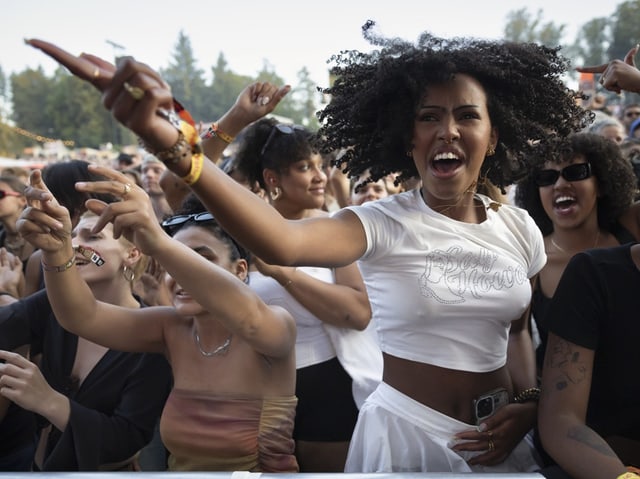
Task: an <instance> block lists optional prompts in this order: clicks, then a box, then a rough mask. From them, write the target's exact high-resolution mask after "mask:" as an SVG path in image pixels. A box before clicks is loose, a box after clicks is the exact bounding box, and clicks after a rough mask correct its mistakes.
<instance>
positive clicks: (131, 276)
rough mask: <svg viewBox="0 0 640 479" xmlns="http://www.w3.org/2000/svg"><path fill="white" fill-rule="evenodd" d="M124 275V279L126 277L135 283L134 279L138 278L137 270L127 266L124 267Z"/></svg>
mask: <svg viewBox="0 0 640 479" xmlns="http://www.w3.org/2000/svg"><path fill="white" fill-rule="evenodd" d="M122 276H124V279H126V280H127V281H128V282H129V283H133V280H135V279H136V273H135V271H133V269H132V268H129V267H127V266H123V267H122Z"/></svg>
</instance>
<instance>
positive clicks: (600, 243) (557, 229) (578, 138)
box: [516, 133, 640, 375]
mask: <svg viewBox="0 0 640 479" xmlns="http://www.w3.org/2000/svg"><path fill="white" fill-rule="evenodd" d="M532 160H533V161H534V162H535V161H536V160H537V163H538V164H537V166H533V167H532V169H531V173H530V174H528V175H527V176H526V177H525V178H524V179H523V180H522V181H521V182H519V183H518V186H517V188H516V204H517V205H518V206H520V207H522V208H524V209H526V210H527V211H528V212H529V214H530V215H531V216H532V217H533V219H534V221H535V222H536V224H537V225H538V227H539V228H540V230H541V231H542V234H543V236H544V243H545V252H546V254H547V264H546V265H545V266H544V268H542V270H541V271H540V273H539V274H538V275H537V278H536V280H535V282H534V290H533V299H532V304H531V314H532V318H533V321H534V324H535V326H536V328H537V331H538V334H539V336H540V338H539V344H538V346H537V348H536V362H537V366H538V374H539V375H540V372H541V371H542V365H543V359H544V353H545V350H546V344H547V329H548V324H547V316H546V310H547V307H548V305H549V302H550V301H551V297H552V296H553V294H554V293H555V290H556V287H557V286H558V282H559V281H560V277H561V276H562V273H563V272H564V270H565V268H566V266H567V264H568V263H569V260H570V259H571V258H572V257H573V255H575V254H576V253H579V252H580V251H584V250H587V249H592V248H604V247H609V246H617V245H620V244H625V243H629V242H635V241H636V240H637V238H638V236H636V235H634V234H632V233H631V231H638V224H637V223H638V219H637V216H638V214H639V213H638V212H639V211H640V204H635V205H633V200H634V197H635V195H636V190H637V188H636V182H635V175H634V173H633V169H632V167H631V164H630V162H629V161H628V160H626V159H625V158H624V156H623V155H622V152H621V150H620V148H619V147H618V146H617V145H616V144H615V143H614V142H613V141H611V140H608V139H607V138H605V137H603V136H601V135H598V134H596V133H576V134H574V135H570V136H569V137H567V138H558V139H557V140H556V141H554V142H551V143H549V144H548V145H547V147H546V148H544V149H543V148H541V151H539V152H538V153H536V154H535V155H534V156H533V157H532ZM634 222H635V223H636V226H635V227H633V223H634ZM623 225H626V227H625V226H623Z"/></svg>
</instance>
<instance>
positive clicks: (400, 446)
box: [0, 23, 640, 479]
mask: <svg viewBox="0 0 640 479" xmlns="http://www.w3.org/2000/svg"><path fill="white" fill-rule="evenodd" d="M372 27H373V24H372V23H367V24H366V25H365V26H364V28H363V32H364V35H365V37H366V39H367V40H369V41H370V42H371V43H372V44H373V45H374V46H375V47H376V48H375V49H374V50H373V51H371V52H369V53H362V52H360V53H359V54H357V55H354V54H353V52H344V53H342V54H339V55H338V56H337V57H336V58H335V60H336V66H334V67H333V70H332V73H333V74H334V75H335V78H336V81H335V83H334V84H333V85H332V86H331V87H329V88H326V89H325V90H324V93H325V94H326V95H327V97H328V98H330V101H329V103H328V104H327V105H326V107H325V108H324V109H323V110H322V111H321V112H319V119H320V121H321V127H320V129H319V130H318V131H311V130H309V129H308V128H306V127H304V126H300V125H294V124H287V123H282V122H280V121H279V120H277V119H275V118H274V117H272V116H271V115H270V114H271V113H272V112H273V110H274V109H275V108H276V107H277V106H278V104H279V102H280V101H281V100H282V98H284V97H285V95H287V94H288V93H289V91H290V89H291V88H290V87H289V86H288V85H284V86H280V85H273V84H271V83H268V82H254V83H251V84H250V85H248V86H247V87H246V88H245V89H244V90H243V91H242V92H241V93H240V94H239V96H238V98H237V100H236V102H235V104H234V105H232V106H231V107H230V108H229V110H228V111H227V113H226V114H225V115H223V117H222V118H220V119H219V120H218V121H217V122H215V123H213V124H211V126H210V127H209V128H208V129H207V130H206V131H204V132H199V131H198V129H197V127H196V125H195V124H193V122H192V121H190V119H189V118H188V116H186V115H180V114H179V113H180V112H176V111H175V107H176V102H175V100H174V99H173V97H172V94H171V90H170V88H169V87H168V85H167V84H166V83H165V82H164V81H163V80H162V78H161V76H160V75H159V74H158V73H157V72H156V71H154V70H153V69H151V68H150V67H149V66H148V65H146V64H144V63H140V62H138V61H136V60H134V59H133V58H125V59H122V61H121V62H119V64H118V65H112V64H110V63H108V62H106V61H104V60H102V59H100V58H98V57H95V56H93V55H90V54H82V55H80V56H75V55H71V54H69V53H68V52H66V51H65V50H62V49H60V48H59V47H57V46H55V45H53V44H50V43H47V42H44V41H41V40H29V41H28V43H29V44H30V45H31V46H33V47H35V48H38V49H40V50H42V51H43V52H44V53H45V54H47V55H49V56H51V57H52V58H54V59H55V60H56V61H58V62H59V63H60V64H61V65H63V66H65V67H66V68H67V69H69V71H71V72H72V73H73V74H74V75H76V76H78V77H79V78H81V79H83V80H85V81H87V82H90V83H91V84H92V85H93V86H94V87H95V88H96V89H97V90H98V91H99V92H100V93H101V94H102V99H103V104H104V106H105V108H106V109H108V110H109V111H110V112H111V113H112V114H113V116H114V117H115V119H116V120H117V121H119V122H120V123H122V124H123V125H124V126H126V127H127V128H129V129H131V130H132V131H133V132H134V133H135V134H136V135H137V136H138V137H139V138H140V143H141V145H143V146H144V152H143V153H141V154H140V157H139V158H136V157H134V156H132V155H125V154H122V155H120V157H118V162H117V164H115V165H114V167H113V168H109V167H105V166H98V165H92V164H89V163H87V162H84V161H74V162H70V163H69V165H68V166H53V165H52V166H51V167H47V168H45V169H44V170H43V171H42V172H41V171H37V170H36V171H34V172H32V173H31V174H30V176H29V177H28V178H24V177H23V178H18V177H17V175H10V174H9V173H3V174H2V175H1V176H0V190H1V192H2V195H0V222H1V223H2V226H3V228H2V235H1V236H0V240H1V241H2V244H1V245H0V246H1V247H0V359H1V360H2V363H1V364H0V438H2V440H1V441H0V444H1V445H2V446H1V447H0V470H15V471H19V470H22V471H27V470H42V471H53V470H65V471H74V470H83V471H92V470H93V471H97V470H142V471H149V470H169V471H205V470H206V471H251V472H287V473H291V472H294V473H295V472H341V471H344V472H353V473H377V472H435V473H437V472H454V473H459V472H465V473H473V472H475V473H526V472H539V473H541V474H542V475H544V476H545V477H549V478H580V479H582V478H585V479H591V478H611V479H615V478H620V479H622V478H624V479H627V478H633V477H640V476H639V475H638V474H640V470H639V469H636V468H640V433H638V431H639V430H640V428H639V427H638V426H640V405H639V404H638V402H637V401H636V399H635V398H636V397H637V396H636V394H637V393H638V392H640V390H638V389H639V387H640V386H638V385H637V381H634V380H633V378H631V380H630V381H627V380H626V375H627V373H626V371H628V366H629V365H633V364H634V363H635V362H636V360H637V359H640V358H638V357H637V356H638V354H640V353H637V352H636V351H637V350H638V348H636V347H635V342H636V340H637V338H638V337H639V335H640V328H639V327H638V326H636V322H635V321H634V315H635V310H634V309H633V307H632V306H633V304H635V302H637V301H638V300H637V299H635V300H634V299H633V292H632V291H633V288H634V287H635V286H636V284H637V283H635V281H638V280H639V279H640V271H639V269H640V246H638V245H637V244H636V243H637V241H638V238H640V204H639V203H636V200H637V198H638V178H637V177H636V175H635V171H636V170H635V168H634V163H633V161H632V160H633V154H632V153H630V152H632V151H635V152H636V153H637V151H638V150H637V149H635V150H634V149H633V148H630V147H629V146H628V145H633V144H635V143H633V141H634V140H633V131H634V128H633V125H634V124H635V121H636V120H635V118H632V117H634V116H635V117H636V118H640V116H639V115H640V105H631V104H630V105H627V106H626V107H625V108H624V109H621V113H620V119H619V120H618V119H615V118H613V116H612V115H611V118H606V117H603V116H602V115H599V116H597V117H596V115H595V114H594V113H593V112H592V111H590V110H588V109H585V108H584V107H583V106H582V105H581V99H582V98H581V93H580V92H576V91H572V90H570V89H568V88H567V87H566V85H565V83H564V74H565V73H566V69H567V67H568V62H567V61H566V60H565V59H564V58H563V57H562V56H561V54H560V53H559V51H558V50H557V49H550V48H546V47H543V46H540V45H537V44H534V43H527V44H522V43H513V42H503V41H489V40H480V39H472V38H456V39H443V38H438V37H435V36H432V35H430V34H428V33H424V34H423V35H422V36H421V37H420V38H419V40H418V41H417V42H416V43H411V42H407V41H403V40H400V39H397V38H393V39H387V38H383V37H380V36H378V35H377V34H375V33H374V29H373V28H372ZM636 53H637V48H633V49H631V50H630V51H629V53H628V54H627V56H626V57H625V58H624V59H622V60H613V61H611V62H609V63H607V64H603V65H599V66H591V67H582V68H580V69H579V70H580V71H583V72H589V73H593V74H596V75H599V78H600V84H601V86H602V88H603V89H608V90H611V91H616V92H618V93H620V92H621V91H622V90H624V91H628V92H640V72H639V71H638V70H637V69H636V67H635V63H634V60H633V58H634V56H635V54H636ZM505 66H508V70H509V74H508V75H505V74H504V71H505ZM531 98H535V99H536V101H535V102H532V101H531ZM634 108H635V110H634ZM550 111H553V112H554V114H553V115H550V114H549V112H550ZM627 113H629V115H628V118H627ZM594 119H596V121H594ZM625 119H626V120H625ZM230 145H234V148H233V153H232V156H231V157H226V158H225V153H226V154H228V153H229V151H230V149H231V148H230ZM65 168H67V170H65ZM507 190H509V192H507ZM5 202H6V203H5ZM8 438H12V439H11V440H9V439H8ZM13 438H15V439H16V440H15V441H14V440H13ZM5 439H6V440H5ZM9 444H11V446H9Z"/></svg>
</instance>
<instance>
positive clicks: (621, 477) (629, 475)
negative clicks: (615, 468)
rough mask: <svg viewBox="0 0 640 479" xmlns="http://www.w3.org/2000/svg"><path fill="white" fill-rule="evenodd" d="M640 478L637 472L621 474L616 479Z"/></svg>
mask: <svg viewBox="0 0 640 479" xmlns="http://www.w3.org/2000/svg"><path fill="white" fill-rule="evenodd" d="M639 477H640V476H639V475H637V474H636V473H635V472H624V473H622V474H620V475H619V476H618V477H617V478H616V479H638V478H639Z"/></svg>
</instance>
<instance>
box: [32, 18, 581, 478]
mask: <svg viewBox="0 0 640 479" xmlns="http://www.w3.org/2000/svg"><path fill="white" fill-rule="evenodd" d="M372 27H373V24H371V23H368V24H367V25H365V28H364V34H365V37H366V38H367V39H368V40H370V42H371V43H372V44H373V45H374V46H375V47H376V48H375V49H374V50H373V51H371V52H368V53H363V52H355V51H347V52H343V53H341V54H340V55H337V56H336V57H335V58H334V60H335V67H334V68H333V69H332V73H333V74H334V75H335V77H336V82H335V84H334V85H333V86H332V87H330V88H327V89H326V90H325V93H327V94H328V95H330V98H331V101H330V103H329V104H328V105H327V106H326V107H325V109H324V110H323V111H322V112H321V113H320V119H321V120H322V128H321V131H320V134H321V137H322V138H323V141H324V145H323V148H324V149H325V150H326V151H336V150H341V149H345V150H346V153H345V156H342V157H341V158H340V161H341V162H344V163H345V165H346V166H345V169H346V171H347V173H348V174H349V175H351V176H355V175H359V174H360V173H362V172H363V171H364V170H366V169H367V168H370V171H371V178H372V179H373V180H376V179H378V178H381V177H383V176H385V175H387V174H388V173H392V172H398V171H399V172H400V174H401V176H400V177H399V181H402V180H405V179H408V178H411V177H414V176H418V177H419V178H420V180H421V187H420V188H417V189H415V190H411V191H407V192H403V193H399V194H395V195H392V196H390V197H388V198H385V199H382V200H379V201H375V202H368V203H366V204H364V205H361V206H352V207H347V208H343V209H342V210H340V211H338V212H336V213H335V214H333V215H331V216H329V217H322V218H307V219H299V220H287V219H284V218H283V217H282V216H281V215H280V214H278V213H277V212H276V211H275V210H273V209H272V208H271V207H270V206H269V205H267V204H266V203H265V202H264V201H263V200H261V199H260V198H258V197H257V196H256V195H254V194H253V193H251V192H250V191H248V190H247V189H246V188H243V187H242V186H240V185H238V184H237V183H236V182H235V181H233V180H232V179H230V178H229V177H228V176H227V175H226V174H225V173H224V172H223V171H221V170H219V169H218V168H217V167H216V166H215V165H214V164H213V163H212V162H210V161H205V159H204V158H203V155H202V153H201V149H200V146H199V144H198V142H197V141H189V140H187V139H186V138H188V137H190V136H191V134H190V129H189V128H188V127H186V126H185V125H184V123H179V122H176V121H172V120H175V119H176V118H175V115H173V114H172V112H173V101H172V96H171V92H170V90H169V89H168V88H167V86H166V84H165V83H164V82H163V81H162V79H161V78H160V76H159V75H158V74H157V73H156V72H155V71H153V70H151V69H150V68H149V67H148V66H147V65H145V64H142V63H139V62H137V61H135V60H133V59H131V58H129V59H125V60H124V61H122V62H121V63H120V64H119V65H118V67H117V68H116V67H113V66H111V65H109V64H107V63H106V62H104V61H102V60H100V59H97V58H95V57H92V56H88V55H82V56H80V57H76V56H74V55H71V54H69V53H67V52H65V51H64V50H61V49H59V48H58V47H56V46H54V45H51V44H48V43H46V42H42V41H38V40H30V41H29V43H30V44H31V45H32V46H35V47H37V48H40V49H42V50H43V51H44V52H45V53H47V54H49V55H50V56H52V57H53V58H55V59H56V60H57V61H59V62H60V63H62V64H63V65H65V66H66V67H68V68H69V69H70V70H71V71H72V72H73V73H74V74H76V75H77V76H79V77H80V78H83V79H85V80H87V81H90V82H91V83H92V84H93V85H94V86H95V87H96V88H97V89H98V90H100V91H101V92H103V102H104V105H105V107H106V108H108V109H110V110H111V111H112V113H113V115H114V116H115V117H116V118H117V119H118V120H119V121H120V122H122V123H123V124H124V125H126V126H127V127H129V128H130V129H131V130H133V131H134V132H135V133H136V134H137V135H139V136H140V137H141V139H142V140H143V141H144V142H145V143H146V144H147V146H148V147H149V148H150V149H151V150H154V151H156V156H158V155H159V157H161V158H163V161H166V163H167V164H168V166H169V168H170V169H171V170H172V171H173V172H174V173H176V174H177V175H178V176H180V177H183V178H184V180H185V182H187V183H188V184H189V185H190V187H191V188H192V190H193V191H194V192H195V193H196V194H197V195H198V196H199V197H200V199H201V200H202V201H203V203H204V204H205V205H206V207H207V209H208V210H209V211H211V212H212V213H213V214H214V215H215V216H216V218H217V219H218V221H219V222H220V224H221V225H223V227H224V228H225V229H226V230H227V231H229V233H230V234H232V235H233V236H234V237H235V238H237V239H238V240H239V241H240V242H241V243H242V244H243V245H245V246H246V247H247V248H249V249H250V250H251V251H252V252H254V253H255V254H256V255H257V256H259V257H260V258H262V259H263V260H264V261H267V262H269V263H270V264H279V265H285V266H300V265H313V266H323V267H339V266H343V265H346V264H349V263H352V262H354V261H358V262H359V263H358V264H359V266H360V269H361V272H362V276H363V279H364V280H365V284H366V287H367V293H368V296H369V300H370V302H371V307H372V311H373V317H372V321H374V323H375V326H376V329H377V333H378V337H379V340H380V346H381V349H382V351H383V356H384V359H383V361H384V371H383V381H382V383H381V384H380V385H379V386H378V388H377V389H376V391H375V392H373V393H372V394H371V395H370V396H369V397H368V398H367V400H366V401H365V403H364V405H363V406H362V408H361V410H360V413H359V418H358V423H357V425H356V428H355V431H354V434H353V437H352V440H351V446H350V449H349V455H348V459H347V465H346V471H348V472H372V471H377V472H387V471H427V472H524V471H534V470H536V469H537V468H538V465H537V463H536V461H535V458H534V453H533V448H532V446H531V445H530V444H529V443H528V442H527V440H526V436H527V434H528V432H529V431H530V430H531V428H532V427H533V425H534V422H535V418H536V412H537V403H536V401H535V400H536V398H537V395H538V394H539V391H538V390H536V389H535V386H536V377H535V364H534V355H533V348H532V342H531V337H530V335H529V332H528V328H527V327H526V322H525V318H526V311H527V308H528V306H529V302H530V299H531V285H530V281H529V279H530V278H532V277H533V276H534V275H535V274H536V273H537V272H538V271H540V269H541V268H542V266H543V265H544V263H545V261H546V256H545V253H544V244H543V239H542V235H541V233H540V231H539V229H538V228H537V226H536V224H535V223H534V222H533V220H532V219H531V217H530V216H529V215H528V214H527V213H526V211H524V210H522V209H519V208H516V207H514V206H510V205H507V204H500V203H499V202H496V201H494V200H492V199H491V198H489V197H487V196H485V195H482V194H479V193H477V192H476V189H477V188H478V184H479V183H483V182H490V183H493V184H495V185H497V186H499V187H504V186H507V185H509V184H511V183H513V182H514V181H515V180H516V179H517V178H518V175H519V174H520V173H521V171H523V170H524V169H525V167H526V165H527V158H528V155H529V154H530V152H531V151H532V149H534V148H536V144H539V143H541V142H542V143H544V142H545V141H546V140H547V138H548V137H549V136H551V135H552V134H553V135H567V134H569V133H571V132H573V131H577V130H580V129H582V128H584V127H585V126H586V124H587V123H588V121H589V116H588V115H589V114H588V112H586V111H585V110H583V109H582V108H580V107H579V106H578V105H577V103H576V101H575V100H576V94H575V93H574V92H572V91H570V90H569V89H567V87H566V86H565V85H564V83H563V82H562V75H563V73H564V72H565V71H566V69H567V62H566V61H565V60H564V59H563V58H562V57H561V56H560V55H559V54H558V50H557V49H550V48H546V47H543V46H539V45H535V44H517V43H508V42H497V41H485V40H475V39H452V40H445V39H442V38H437V37H434V36H432V35H429V34H423V35H422V36H421V37H420V39H419V41H418V42H417V44H412V43H409V42H406V41H403V40H399V39H384V38H382V37H379V36H376V35H374V34H373V33H372V31H373V30H372ZM289 90H290V87H289V86H284V87H277V86H274V85H271V84H269V83H263V82H256V83H254V84H252V85H250V86H248V87H247V88H246V89H245V90H244V91H243V92H241V94H240V95H239V97H238V99H237V101H236V103H235V104H234V105H233V106H232V107H231V108H230V110H229V111H228V112H227V113H226V114H225V115H224V116H223V117H222V118H221V119H220V120H219V121H218V122H217V123H216V124H215V132H214V133H215V134H212V135H210V137H209V138H208V139H206V140H205V141H204V142H203V145H202V146H203V147H204V151H205V152H207V155H208V156H209V157H212V158H215V157H216V155H219V154H220V152H222V151H223V149H224V148H225V147H226V145H227V144H228V142H229V141H231V140H232V139H233V136H234V135H236V134H238V133H239V132H240V131H241V130H242V129H243V128H245V127H246V126H247V125H249V124H251V123H252V122H254V121H256V120H257V119H259V118H261V117H263V116H264V115H266V114H268V113H270V112H271V111H273V109H274V108H275V106H276V105H277V104H278V103H279V102H280V100H281V99H282V98H283V97H284V95H286V94H287V93H288V91H289ZM551 113H553V114H551ZM167 120H169V121H167ZM183 130H184V131H183ZM185 132H186V133H185ZM83 188H89V187H83ZM103 215H105V221H107V220H108V218H109V216H110V215H111V213H110V212H109V211H108V209H107V210H105V211H104V212H103Z"/></svg>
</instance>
